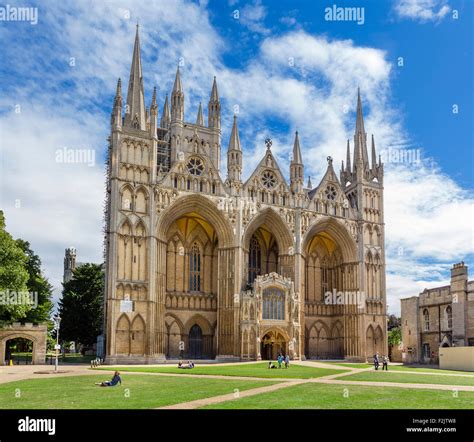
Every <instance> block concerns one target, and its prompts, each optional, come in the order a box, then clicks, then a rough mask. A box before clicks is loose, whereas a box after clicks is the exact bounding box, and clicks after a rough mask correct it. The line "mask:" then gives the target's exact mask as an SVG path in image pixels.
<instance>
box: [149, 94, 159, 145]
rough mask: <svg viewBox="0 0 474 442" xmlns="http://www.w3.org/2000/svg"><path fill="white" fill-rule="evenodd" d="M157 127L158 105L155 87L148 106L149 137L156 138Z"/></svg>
mask: <svg viewBox="0 0 474 442" xmlns="http://www.w3.org/2000/svg"><path fill="white" fill-rule="evenodd" d="M157 125H158V105H157V103H156V86H155V87H154V88H153V97H152V99H151V105H150V135H151V136H152V137H156V136H157V133H156V130H157Z"/></svg>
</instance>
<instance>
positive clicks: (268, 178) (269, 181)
mask: <svg viewBox="0 0 474 442" xmlns="http://www.w3.org/2000/svg"><path fill="white" fill-rule="evenodd" d="M276 182H277V180H276V177H275V175H274V173H273V172H270V171H269V170H266V171H265V172H263V175H262V184H263V185H264V186H265V187H266V188H267V189H271V188H272V187H274V186H275V184H276Z"/></svg>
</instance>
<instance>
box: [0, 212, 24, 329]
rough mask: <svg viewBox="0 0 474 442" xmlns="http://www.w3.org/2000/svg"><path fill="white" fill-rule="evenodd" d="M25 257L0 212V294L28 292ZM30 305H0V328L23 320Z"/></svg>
mask: <svg viewBox="0 0 474 442" xmlns="http://www.w3.org/2000/svg"><path fill="white" fill-rule="evenodd" d="M26 262H27V257H26V255H25V254H24V253H23V250H22V249H21V247H20V246H19V245H18V244H17V242H16V241H15V240H14V239H13V238H12V236H11V235H10V234H9V233H8V232H7V231H6V228H5V217H4V215H3V211H1V210H0V294H3V295H5V294H8V293H10V292H16V293H20V292H22V293H26V292H27V291H28V287H27V282H28V271H27V270H26ZM30 309H31V305H28V304H26V303H22V304H13V303H5V302H3V303H0V327H1V326H4V325H6V324H9V323H12V322H15V321H19V320H21V319H23V318H24V317H25V316H26V314H27V312H28V311H29V310H30Z"/></svg>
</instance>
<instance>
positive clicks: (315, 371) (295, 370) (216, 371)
mask: <svg viewBox="0 0 474 442" xmlns="http://www.w3.org/2000/svg"><path fill="white" fill-rule="evenodd" d="M267 366H268V364H267V363H266V362H258V363H255V364H253V363H252V364H239V365H219V366H215V365H212V364H209V365H198V366H196V367H194V368H193V369H192V370H187V369H186V370H183V369H180V368H177V367H176V366H168V367H167V366H154V367H153V366H150V367H134V366H127V367H118V368H114V367H113V368H102V369H103V370H106V369H107V370H111V369H112V370H115V369H116V370H118V371H121V372H127V371H134V372H146V373H177V374H201V375H206V374H209V375H221V376H251V377H259V378H272V379H288V378H300V379H309V378H319V377H321V376H328V375H331V374H337V373H344V372H345V370H335V369H331V368H316V367H308V366H302V365H294V364H292V365H290V368H288V369H285V368H276V369H273V370H272V369H268V368H267Z"/></svg>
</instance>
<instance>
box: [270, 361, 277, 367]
mask: <svg viewBox="0 0 474 442" xmlns="http://www.w3.org/2000/svg"><path fill="white" fill-rule="evenodd" d="M268 368H276V367H275V365H274V364H273V362H272V361H269V362H268Z"/></svg>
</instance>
